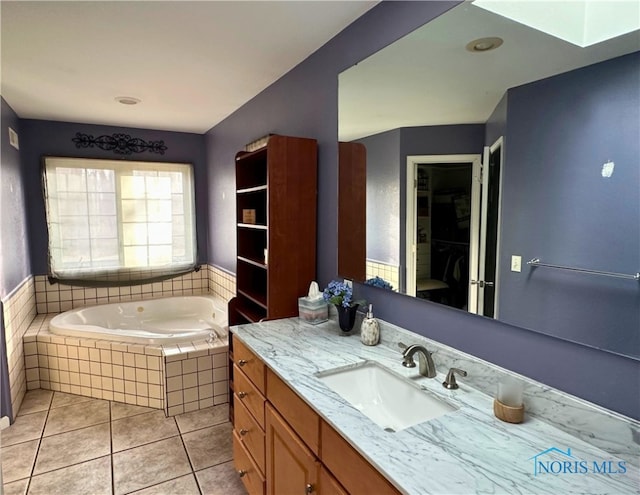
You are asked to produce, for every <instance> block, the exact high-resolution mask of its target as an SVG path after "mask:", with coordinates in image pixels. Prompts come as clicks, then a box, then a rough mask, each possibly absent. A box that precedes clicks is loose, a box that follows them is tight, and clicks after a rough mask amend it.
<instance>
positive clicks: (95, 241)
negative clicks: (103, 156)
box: [44, 157, 196, 285]
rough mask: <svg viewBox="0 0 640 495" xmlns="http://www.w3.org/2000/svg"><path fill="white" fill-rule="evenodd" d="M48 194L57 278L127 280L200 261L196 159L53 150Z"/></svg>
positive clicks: (51, 251) (173, 272) (171, 271)
mask: <svg viewBox="0 0 640 495" xmlns="http://www.w3.org/2000/svg"><path fill="white" fill-rule="evenodd" d="M44 194H45V204H46V212H47V227H48V232H49V271H50V274H49V275H50V276H51V277H52V278H54V279H59V280H64V281H67V282H70V281H73V282H76V283H78V282H82V281H84V282H86V283H88V282H93V283H96V282H97V283H100V282H103V283H106V284H114V285H118V284H120V285H122V284H130V283H136V282H138V283H141V282H143V281H150V280H154V279H156V280H160V279H163V278H168V277H170V276H174V275H178V274H180V273H186V272H188V271H190V270H192V269H193V268H194V267H195V264H196V236H195V234H196V230H195V215H194V194H193V168H192V166H191V165H190V164H182V163H152V162H133V161H121V160H90V159H81V158H58V157H46V158H45V168H44Z"/></svg>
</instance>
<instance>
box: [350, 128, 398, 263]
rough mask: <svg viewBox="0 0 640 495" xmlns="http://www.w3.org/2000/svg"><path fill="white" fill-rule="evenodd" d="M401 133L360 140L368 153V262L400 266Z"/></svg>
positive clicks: (385, 133)
mask: <svg viewBox="0 0 640 495" xmlns="http://www.w3.org/2000/svg"><path fill="white" fill-rule="evenodd" d="M400 132H401V129H394V130H392V131H387V132H382V133H380V134H375V135H374V136H367V137H366V138H362V139H358V140H357V142H359V143H362V144H363V145H364V147H365V148H366V149H367V251H366V253H367V259H372V260H375V261H380V262H382V263H387V264H390V265H400V262H401V261H400V260H401V255H400V237H401V235H400V229H404V226H403V225H402V224H401V223H400V208H401V205H400V197H401V196H400V167H401V162H400Z"/></svg>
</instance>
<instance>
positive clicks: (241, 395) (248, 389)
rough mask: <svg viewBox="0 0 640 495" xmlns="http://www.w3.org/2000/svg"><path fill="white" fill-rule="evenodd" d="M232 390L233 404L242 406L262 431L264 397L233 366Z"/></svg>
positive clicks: (238, 369)
mask: <svg viewBox="0 0 640 495" xmlns="http://www.w3.org/2000/svg"><path fill="white" fill-rule="evenodd" d="M233 389H234V402H235V403H236V404H238V403H239V402H241V403H242V404H244V405H245V406H246V407H247V409H248V410H249V412H250V413H251V414H252V415H253V417H254V418H255V420H256V422H257V423H258V424H259V425H260V428H262V429H263V430H264V402H265V398H264V395H262V393H260V391H259V390H258V389H257V388H256V386H255V385H254V384H253V382H252V381H251V380H249V379H248V378H247V376H246V375H245V374H244V373H243V372H242V371H240V368H238V367H237V366H236V365H235V364H234V365H233Z"/></svg>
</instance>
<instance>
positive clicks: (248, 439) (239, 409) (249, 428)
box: [233, 401, 264, 474]
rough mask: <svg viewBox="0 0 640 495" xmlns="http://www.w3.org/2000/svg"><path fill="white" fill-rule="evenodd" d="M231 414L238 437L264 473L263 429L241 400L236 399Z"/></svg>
mask: <svg viewBox="0 0 640 495" xmlns="http://www.w3.org/2000/svg"><path fill="white" fill-rule="evenodd" d="M233 415H234V421H233V423H234V428H235V430H236V432H237V433H238V438H239V439H240V441H241V442H242V444H243V445H244V446H245V448H246V449H247V450H248V451H249V454H251V457H253V460H254V461H255V463H256V464H257V465H258V467H259V468H260V471H261V472H262V473H263V474H264V431H263V430H262V428H260V426H259V425H258V423H257V422H256V420H255V419H254V418H253V416H252V415H251V413H249V411H248V410H247V408H246V407H245V406H244V404H243V403H242V401H237V403H236V407H235V409H234V411H233Z"/></svg>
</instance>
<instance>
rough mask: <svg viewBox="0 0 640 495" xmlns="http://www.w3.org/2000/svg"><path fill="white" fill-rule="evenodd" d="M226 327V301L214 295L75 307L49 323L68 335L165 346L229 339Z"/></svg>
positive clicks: (57, 332) (50, 327)
mask: <svg viewBox="0 0 640 495" xmlns="http://www.w3.org/2000/svg"><path fill="white" fill-rule="evenodd" d="M226 326H227V303H226V302H225V301H224V300H222V299H220V298H217V297H213V296H184V297H167V298H163V299H151V300H146V301H133V302H122V303H114V304H103V305H100V306H90V307H84V308H76V309H72V310H70V311H67V312H65V313H61V314H59V315H57V316H55V317H54V318H53V319H52V320H51V322H50V323H49V332H50V333H52V334H55V335H64V336H67V337H76V338H85V339H100V340H112V341H116V342H127V343H133V344H149V345H162V344H176V343H180V342H196V341H202V340H211V339H216V338H217V339H221V340H225V339H226V335H227V331H226ZM225 341H226V340H225Z"/></svg>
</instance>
